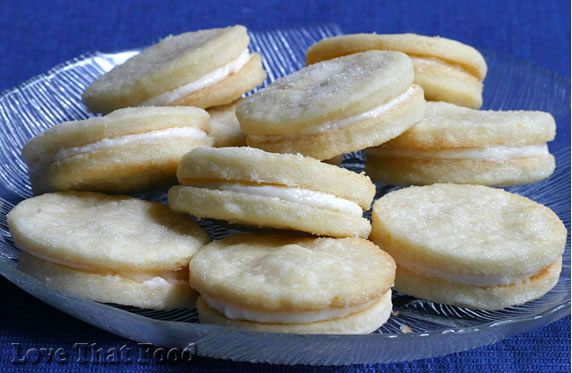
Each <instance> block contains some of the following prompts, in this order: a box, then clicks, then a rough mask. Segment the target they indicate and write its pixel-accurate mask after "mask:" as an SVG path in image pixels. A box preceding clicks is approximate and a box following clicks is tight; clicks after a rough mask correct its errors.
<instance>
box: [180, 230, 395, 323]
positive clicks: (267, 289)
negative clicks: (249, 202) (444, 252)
mask: <svg viewBox="0 0 572 373" xmlns="http://www.w3.org/2000/svg"><path fill="white" fill-rule="evenodd" d="M189 272H190V273H191V275H190V279H189V281H190V284H191V286H192V287H193V288H194V289H195V290H197V291H198V292H199V293H200V294H201V298H200V300H199V303H198V310H199V318H200V320H201V322H206V323H214V324H218V325H223V326H229V327H232V328H238V329H246V330H259V331H272V332H283V333H339V334H355V333H369V332H372V331H374V330H376V329H377V328H379V327H380V326H381V325H382V324H383V323H384V322H385V321H386V320H387V319H388V317H389V314H390V311H391V286H392V284H393V280H394V274H395V263H394V261H393V259H392V258H391V257H390V256H389V255H388V254H386V253H385V252H383V251H382V250H380V249H379V247H377V246H376V245H374V244H372V243H371V242H369V241H366V240H363V239H359V238H337V239H336V238H310V237H301V236H293V235H286V234H260V235H254V234H250V235H235V236H232V237H228V238H225V239H223V240H220V241H215V242H213V243H211V244H209V245H207V246H205V247H204V248H203V249H201V250H200V251H199V253H197V255H196V256H195V257H194V258H193V260H192V261H191V264H190V266H189Z"/></svg>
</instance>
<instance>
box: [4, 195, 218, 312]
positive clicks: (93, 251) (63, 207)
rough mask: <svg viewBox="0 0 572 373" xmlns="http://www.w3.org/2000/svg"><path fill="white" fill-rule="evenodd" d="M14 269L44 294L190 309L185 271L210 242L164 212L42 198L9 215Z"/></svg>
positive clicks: (117, 201) (139, 204)
mask: <svg viewBox="0 0 572 373" xmlns="http://www.w3.org/2000/svg"><path fill="white" fill-rule="evenodd" d="M8 225H9V228H10V233H11V235H12V238H13V240H14V243H15V244H16V246H17V247H19V248H20V249H21V250H23V251H24V252H23V253H22V255H21V256H20V260H19V262H18V266H19V268H20V269H21V270H22V271H23V272H25V273H27V274H29V275H30V276H32V277H35V278H37V279H38V280H39V281H42V282H44V283H46V285H48V286H52V287H55V288H57V289H60V290H63V291H66V292H69V293H72V294H75V295H78V296H81V297H85V298H88V299H92V300H95V301H98V302H105V303H118V304H125V305H131V306H137V307H141V308H150V309H170V308H183V307H193V305H194V301H195V299H196V296H197V294H196V293H195V292H194V291H193V290H192V289H191V288H190V287H189V286H188V263H189V261H190V259H191V257H192V256H193V255H194V254H195V253H196V252H197V250H198V249H199V248H200V247H201V246H203V245H205V244H206V243H207V242H208V238H207V235H206V233H205V232H204V231H203V230H202V229H201V228H200V227H199V226H198V225H197V224H196V223H195V222H193V221H192V220H191V219H190V218H189V217H188V216H186V215H183V214H177V213H174V212H172V211H170V210H169V208H168V207H167V206H165V205H162V204H160V203H156V202H147V201H143V200H139V199H136V198H132V197H123V196H109V195H105V194H101V193H92V192H59V193H49V194H44V195H42V196H39V197H34V198H31V199H28V200H25V201H23V202H21V203H19V204H18V205H17V206H16V207H15V208H14V209H13V210H12V211H11V212H10V213H9V214H8Z"/></svg>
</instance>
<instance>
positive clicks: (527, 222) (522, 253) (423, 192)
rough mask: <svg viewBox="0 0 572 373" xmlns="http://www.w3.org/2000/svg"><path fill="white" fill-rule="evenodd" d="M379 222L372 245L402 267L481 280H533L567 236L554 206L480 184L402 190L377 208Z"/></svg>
mask: <svg viewBox="0 0 572 373" xmlns="http://www.w3.org/2000/svg"><path fill="white" fill-rule="evenodd" d="M372 220H373V222H372V225H373V230H372V235H371V236H370V239H372V241H373V242H375V243H377V244H378V245H380V247H381V248H382V249H384V250H386V251H387V252H388V253H390V254H391V255H392V256H393V257H394V259H395V261H396V262H397V263H398V265H403V266H405V267H407V268H416V267H420V268H421V267H422V268H429V269H431V270H432V271H434V272H442V273H449V274H455V275H460V276H473V277H475V278H480V277H499V276H517V277H530V276H532V275H533V274H535V273H538V272H539V271H540V270H542V269H544V268H546V267H547V266H549V265H551V264H553V263H555V262H556V261H557V260H558V259H559V258H560V256H561V255H562V252H563V250H564V247H565V243H566V236H567V231H566V228H565V227H564V225H563V224H562V222H561V221H560V219H559V218H558V216H557V215H556V214H555V213H554V212H553V211H552V210H550V209H549V208H547V207H545V206H542V205H540V204H538V203H536V202H534V201H531V200H529V199H527V198H525V197H522V196H519V195H517V194H512V193H509V192H506V191H503V190H501V189H495V188H490V187H485V186H478V185H455V184H434V185H431V186H424V187H410V188H406V189H401V190H398V191H396V192H392V193H389V194H387V195H385V196H383V197H382V198H381V199H379V200H378V201H377V202H376V203H375V204H374V207H373V212H372ZM400 263H401V264H400Z"/></svg>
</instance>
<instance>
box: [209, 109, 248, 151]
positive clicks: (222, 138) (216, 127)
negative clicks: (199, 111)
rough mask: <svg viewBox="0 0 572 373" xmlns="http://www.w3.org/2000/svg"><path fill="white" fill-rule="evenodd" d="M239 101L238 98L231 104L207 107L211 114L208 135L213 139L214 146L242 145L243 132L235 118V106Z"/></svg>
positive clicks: (244, 143) (243, 143) (243, 140)
mask: <svg viewBox="0 0 572 373" xmlns="http://www.w3.org/2000/svg"><path fill="white" fill-rule="evenodd" d="M239 103H240V99H238V100H236V101H235V102H233V103H232V104H228V105H223V106H216V107H213V108H210V109H208V110H207V111H208V113H209V115H210V116H211V121H210V127H211V132H210V133H209V135H210V136H211V137H212V138H213V139H214V146H216V147H228V146H244V145H246V141H245V139H244V137H245V135H244V132H242V130H241V129H240V125H239V124H238V119H237V118H236V107H237V106H238V104H239Z"/></svg>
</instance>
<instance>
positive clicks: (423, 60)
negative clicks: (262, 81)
mask: <svg viewBox="0 0 572 373" xmlns="http://www.w3.org/2000/svg"><path fill="white" fill-rule="evenodd" d="M368 50H392V51H399V52H403V53H406V54H407V55H409V57H411V60H412V62H413V67H414V69H415V83H416V84H419V85H420V86H421V87H423V90H424V91H425V98H426V99H427V100H430V101H446V102H450V103H453V104H456V105H461V106H467V107H470V108H475V109H478V108H480V107H481V105H482V103H483V98H482V91H483V83H482V82H483V80H484V79H485V76H486V74H487V64H486V62H485V59H484V58H483V56H482V55H481V54H480V53H479V52H478V51H477V50H476V49H474V48H473V47H471V46H468V45H466V44H463V43H460V42H458V41H455V40H451V39H446V38H441V37H438V36H437V37H430V36H423V35H416V34H389V35H377V34H353V35H343V36H335V37H331V38H326V39H323V40H321V41H319V42H318V43H316V44H314V45H312V46H311V47H310V48H309V49H308V51H307V53H306V64H307V65H310V64H314V63H317V62H320V61H325V60H329V59H332V58H336V57H339V56H346V55H349V54H353V53H360V52H364V51H368Z"/></svg>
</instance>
